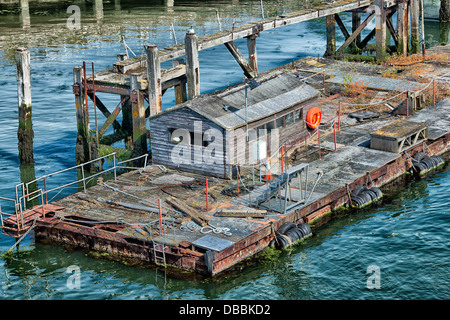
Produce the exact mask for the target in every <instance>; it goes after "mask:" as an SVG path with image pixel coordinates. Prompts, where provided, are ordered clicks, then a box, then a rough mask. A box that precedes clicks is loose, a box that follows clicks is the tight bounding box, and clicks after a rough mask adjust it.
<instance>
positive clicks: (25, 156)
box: [16, 48, 34, 164]
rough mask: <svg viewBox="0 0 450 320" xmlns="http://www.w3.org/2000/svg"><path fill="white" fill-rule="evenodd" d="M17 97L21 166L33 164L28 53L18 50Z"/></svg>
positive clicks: (25, 49)
mask: <svg viewBox="0 0 450 320" xmlns="http://www.w3.org/2000/svg"><path fill="white" fill-rule="evenodd" d="M16 66H17V97H18V101H19V128H18V130H17V138H18V140H19V143H18V147H19V159H20V163H21V164H25V163H33V162H34V156H33V138H34V132H33V122H32V114H31V72H30V51H28V49H27V48H18V49H17V51H16Z"/></svg>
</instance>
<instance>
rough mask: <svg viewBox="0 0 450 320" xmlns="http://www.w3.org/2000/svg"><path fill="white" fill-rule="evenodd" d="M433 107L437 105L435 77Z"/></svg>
mask: <svg viewBox="0 0 450 320" xmlns="http://www.w3.org/2000/svg"><path fill="white" fill-rule="evenodd" d="M433 107H436V83H435V81H434V79H433Z"/></svg>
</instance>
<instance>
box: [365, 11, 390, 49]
mask: <svg viewBox="0 0 450 320" xmlns="http://www.w3.org/2000/svg"><path fill="white" fill-rule="evenodd" d="M394 13H395V11H390V12H389V13H388V14H387V18H388V19H389V18H390V17H392V16H393V15H394ZM375 34H376V29H375V28H374V29H373V30H372V31H371V32H370V33H369V34H368V35H367V36H366V37H365V38H364V39H363V40H362V41H361V44H360V46H359V48H360V49H361V50H364V49H365V48H366V47H367V44H368V43H369V41H370V40H372V39H373V37H374V36H375Z"/></svg>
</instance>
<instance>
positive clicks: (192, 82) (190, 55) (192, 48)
mask: <svg viewBox="0 0 450 320" xmlns="http://www.w3.org/2000/svg"><path fill="white" fill-rule="evenodd" d="M184 43H185V47H186V48H185V49H186V76H187V87H188V95H189V99H190V100H191V99H194V98H195V97H197V96H199V95H200V70H199V61H198V39H197V35H196V34H195V31H194V29H190V30H189V31H188V32H187V33H186V37H185V39H184Z"/></svg>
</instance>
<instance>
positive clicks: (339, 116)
mask: <svg viewBox="0 0 450 320" xmlns="http://www.w3.org/2000/svg"><path fill="white" fill-rule="evenodd" d="M338 131H341V102H340V101H339V109H338Z"/></svg>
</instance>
